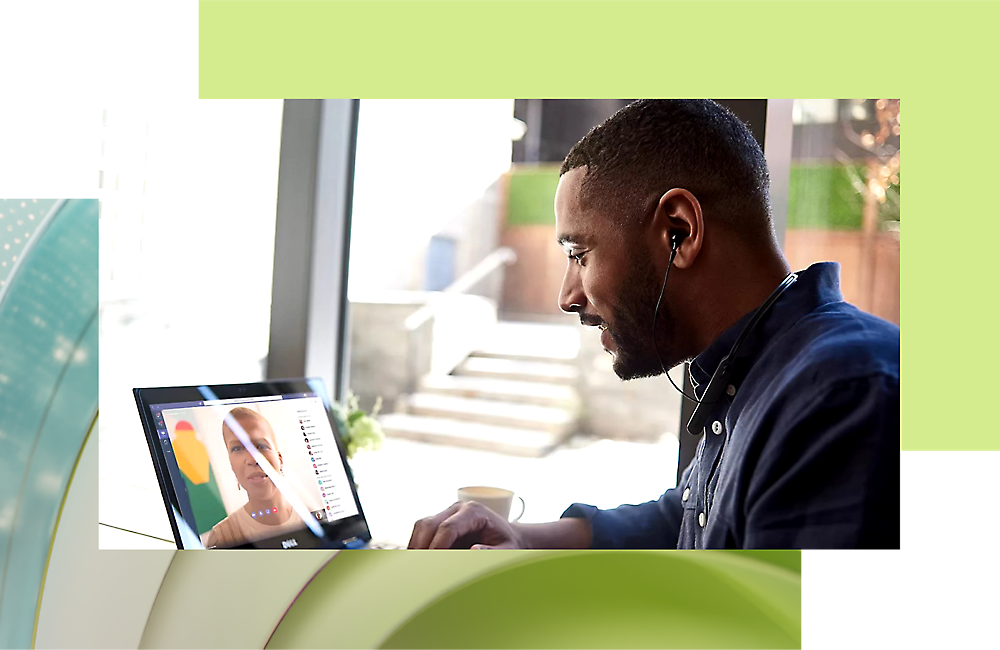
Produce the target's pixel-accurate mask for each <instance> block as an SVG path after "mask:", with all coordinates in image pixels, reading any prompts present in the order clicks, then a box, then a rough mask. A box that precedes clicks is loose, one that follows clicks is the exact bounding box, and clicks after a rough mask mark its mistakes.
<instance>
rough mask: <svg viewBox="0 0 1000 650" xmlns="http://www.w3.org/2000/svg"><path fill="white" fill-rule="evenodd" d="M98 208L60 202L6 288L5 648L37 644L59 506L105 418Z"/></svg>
mask: <svg viewBox="0 0 1000 650" xmlns="http://www.w3.org/2000/svg"><path fill="white" fill-rule="evenodd" d="M97 211H98V206H97V201H96V200H72V201H65V202H59V203H57V204H56V205H55V207H53V208H52V210H51V211H50V212H49V214H48V215H47V216H46V217H45V219H44V220H43V221H42V223H41V225H39V226H38V227H37V228H36V229H35V231H34V233H33V234H32V236H31V238H30V242H29V243H28V244H27V245H25V246H24V247H23V251H22V255H21V256H20V259H18V260H16V264H15V266H14V267H13V270H12V271H11V273H10V275H9V277H8V278H7V279H6V281H5V283H4V286H3V287H2V289H0V445H2V447H3V450H4V453H3V454H0V647H28V646H29V645H30V644H31V640H32V635H33V633H34V623H35V617H36V614H37V606H38V599H39V593H40V590H41V586H42V577H43V574H44V572H45V564H46V561H47V559H48V551H49V549H50V547H51V545H52V539H53V535H54V533H55V526H56V520H57V517H58V513H59V507H60V505H61V503H62V501H63V498H64V496H65V494H66V489H67V486H68V484H69V480H70V475H71V473H72V470H73V465H74V463H75V462H76V459H77V457H78V456H79V453H80V449H81V448H82V445H83V441H84V439H85V438H86V435H87V432H88V430H89V427H90V425H91V423H92V422H93V419H94V417H95V416H96V414H97V334H98V322H97V320H98V319H97V305H98V301H97V285H98V278H97V240H98V235H97V229H98V223H97ZM5 221H6V219H5Z"/></svg>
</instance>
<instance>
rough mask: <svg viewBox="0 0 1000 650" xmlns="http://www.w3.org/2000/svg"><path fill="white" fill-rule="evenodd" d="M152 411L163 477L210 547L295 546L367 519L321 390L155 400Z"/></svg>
mask: <svg viewBox="0 0 1000 650" xmlns="http://www.w3.org/2000/svg"><path fill="white" fill-rule="evenodd" d="M208 397H214V395H209V396H208ZM149 411H150V416H151V418H152V420H151V423H152V426H153V428H154V429H155V432H156V438H157V440H158V441H159V445H160V449H159V451H161V452H162V456H161V458H162V459H163V469H164V473H165V474H166V476H164V477H163V478H164V479H168V480H169V481H170V483H171V484H172V486H173V489H174V493H175V494H176V497H177V505H178V507H179V508H180V513H179V514H180V516H181V517H182V518H183V520H184V521H185V522H187V523H188V525H189V526H190V527H191V528H192V529H193V531H192V532H194V533H196V534H197V535H198V537H199V538H200V539H201V542H202V544H204V545H205V546H206V547H207V548H213V547H214V548H230V547H235V546H244V545H247V544H255V543H257V542H260V541H262V540H273V539H276V538H279V537H287V538H288V540H287V543H291V544H295V541H294V538H295V534H296V533H300V532H305V531H304V529H306V528H310V529H312V530H313V532H314V533H318V534H320V535H321V534H322V532H321V530H322V529H321V527H320V526H319V525H318V524H329V523H333V522H337V521H340V520H342V519H346V518H348V517H352V516H355V515H358V514H359V512H358V507H357V505H356V502H355V499H354V493H353V491H352V489H351V485H350V479H349V478H348V475H347V471H346V470H345V467H344V462H343V461H342V460H341V455H340V451H339V448H338V445H337V440H336V438H335V437H334V436H335V435H336V434H335V433H334V430H333V429H332V427H331V426H330V420H329V418H328V417H327V411H326V407H325V405H324V402H323V399H322V398H321V397H320V396H319V395H317V394H316V393H314V392H302V393H285V394H280V395H269V396H264V397H247V398H237V399H205V400H199V401H186V402H169V403H156V404H150V405H149ZM300 539H301V538H300Z"/></svg>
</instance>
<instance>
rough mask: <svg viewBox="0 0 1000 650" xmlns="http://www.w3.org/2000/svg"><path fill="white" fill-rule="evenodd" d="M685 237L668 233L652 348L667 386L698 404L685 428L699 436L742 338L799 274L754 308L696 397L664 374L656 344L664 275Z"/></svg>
mask: <svg viewBox="0 0 1000 650" xmlns="http://www.w3.org/2000/svg"><path fill="white" fill-rule="evenodd" d="M687 236H688V234H687V233H686V232H681V231H674V232H671V233H670V259H669V260H668V261H667V272H666V273H664V274H663V286H662V287H661V288H660V297H659V298H658V299H657V300H656V309H655V311H654V312H653V350H654V351H655V352H656V360H657V361H659V362H660V369H661V370H663V374H664V375H666V376H667V379H668V380H669V381H670V385H671V386H673V387H674V389H675V390H676V391H677V392H678V393H680V394H681V395H683V396H684V397H687V398H688V399H690V400H691V401H693V402H695V403H697V406H695V409H694V413H692V414H691V419H690V420H688V424H687V430H688V432H689V433H691V434H692V435H698V434H700V433H701V431H702V429H703V428H704V427H705V421H706V420H707V419H708V409H703V408H702V406H703V405H705V404H714V403H715V402H717V401H719V398H720V397H721V396H722V391H723V390H724V388H725V386H726V385H727V384H728V383H729V377H730V375H732V372H733V367H734V364H733V361H735V359H736V352H737V350H739V347H740V345H741V344H742V343H743V340H744V339H746V337H747V335H748V334H749V333H750V332H751V331H752V330H753V328H754V326H756V325H757V323H758V322H759V321H760V319H761V318H762V317H763V316H764V315H765V314H766V313H767V312H768V311H769V310H770V309H771V307H772V306H773V305H774V303H775V302H776V301H777V300H778V298H780V297H781V294H783V293H784V292H785V290H787V289H788V287H790V286H792V285H793V284H795V281H796V280H798V276H797V275H796V274H794V273H789V274H788V275H787V276H785V279H784V280H782V282H781V284H779V285H778V287H777V288H776V289H775V290H774V291H773V292H771V295H770V296H769V297H768V298H767V300H765V301H764V304H762V305H761V306H760V307H758V308H757V311H756V312H754V315H753V317H752V318H751V319H750V322H749V323H747V325H746V327H744V328H743V331H742V332H740V335H739V336H738V337H737V338H736V343H734V344H733V347H732V348H731V349H730V350H729V354H727V355H726V356H725V357H723V358H722V361H720V362H719V365H718V367H717V368H716V369H715V372H714V373H712V378H711V379H710V380H709V381H708V385H707V386H706V387H705V393H704V395H703V396H702V398H701V399H700V400H699V399H697V398H696V397H692V396H691V395H688V394H687V393H685V392H684V391H683V390H681V389H680V388H677V384H675V383H674V380H673V379H671V378H670V375H669V374H668V373H667V369H666V368H665V367H664V365H663V359H661V358H660V350H659V348H658V347H657V345H656V317H657V315H658V314H659V313H660V303H661V302H662V301H663V294H664V292H665V291H666V289H667V277H669V275H670V267H671V266H673V265H674V257H676V256H677V249H678V248H680V245H681V243H682V242H683V241H684V240H685V239H686V238H687Z"/></svg>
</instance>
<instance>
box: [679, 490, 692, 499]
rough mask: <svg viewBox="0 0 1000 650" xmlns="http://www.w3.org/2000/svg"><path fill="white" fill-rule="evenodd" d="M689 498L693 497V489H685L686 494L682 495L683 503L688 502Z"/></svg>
mask: <svg viewBox="0 0 1000 650" xmlns="http://www.w3.org/2000/svg"><path fill="white" fill-rule="evenodd" d="M689 496H691V488H684V494H682V495H681V501H687V500H688V497H689Z"/></svg>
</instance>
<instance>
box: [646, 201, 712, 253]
mask: <svg viewBox="0 0 1000 650" xmlns="http://www.w3.org/2000/svg"><path fill="white" fill-rule="evenodd" d="M677 233H683V234H684V235H685V237H684V239H683V240H682V241H681V243H680V245H679V246H678V247H677V255H676V256H674V266H676V267H677V268H680V269H684V268H690V267H691V265H692V264H694V261H695V259H696V258H697V257H698V254H699V253H700V252H701V246H702V243H703V241H704V234H705V222H704V220H703V217H702V213H701V203H699V202H698V199H697V197H695V195H694V194H692V193H691V192H689V191H687V190H685V189H683V188H680V187H675V188H673V189H671V190H670V191H668V192H666V193H665V194H663V195H662V196H661V197H660V200H659V201H658V202H657V205H656V210H655V212H654V213H653V221H652V229H651V231H650V235H651V236H652V238H653V241H652V248H653V250H654V251H657V257H658V258H662V260H663V262H662V264H663V268H664V269H665V268H666V262H667V260H669V259H670V252H671V250H672V248H673V242H672V241H671V235H673V234H677Z"/></svg>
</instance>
